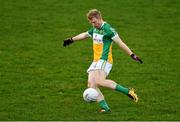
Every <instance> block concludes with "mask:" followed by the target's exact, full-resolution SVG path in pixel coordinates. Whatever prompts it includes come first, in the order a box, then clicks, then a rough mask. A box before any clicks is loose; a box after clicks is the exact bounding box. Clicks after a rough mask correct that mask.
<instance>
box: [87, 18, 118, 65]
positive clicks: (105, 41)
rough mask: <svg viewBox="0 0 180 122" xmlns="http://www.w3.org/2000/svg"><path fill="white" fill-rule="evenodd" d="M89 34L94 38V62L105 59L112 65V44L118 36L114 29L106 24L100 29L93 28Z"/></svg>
mask: <svg viewBox="0 0 180 122" xmlns="http://www.w3.org/2000/svg"><path fill="white" fill-rule="evenodd" d="M88 34H89V36H90V37H92V38H93V51H94V61H95V62H96V61H98V60H99V59H103V60H106V61H108V62H109V63H111V64H112V63H113V58H112V42H113V38H115V37H116V36H118V34H117V32H116V31H115V30H114V28H112V27H111V26H110V25H109V24H108V23H106V22H104V23H103V24H102V26H101V28H100V29H97V28H94V27H93V28H91V29H90V30H89V31H88Z"/></svg>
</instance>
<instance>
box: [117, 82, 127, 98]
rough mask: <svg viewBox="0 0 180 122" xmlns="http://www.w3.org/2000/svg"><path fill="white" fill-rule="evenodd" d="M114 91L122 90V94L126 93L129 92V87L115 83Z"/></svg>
mask: <svg viewBox="0 0 180 122" xmlns="http://www.w3.org/2000/svg"><path fill="white" fill-rule="evenodd" d="M115 90H116V91H119V92H122V93H123V94H126V95H128V94H129V89H128V88H125V87H123V86H121V85H119V84H116V88H115Z"/></svg>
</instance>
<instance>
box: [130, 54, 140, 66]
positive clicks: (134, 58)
mask: <svg viewBox="0 0 180 122" xmlns="http://www.w3.org/2000/svg"><path fill="white" fill-rule="evenodd" d="M131 58H132V59H133V60H135V61H139V62H140V63H141V64H142V63H143V62H142V60H141V59H140V58H139V57H138V56H136V55H135V54H131Z"/></svg>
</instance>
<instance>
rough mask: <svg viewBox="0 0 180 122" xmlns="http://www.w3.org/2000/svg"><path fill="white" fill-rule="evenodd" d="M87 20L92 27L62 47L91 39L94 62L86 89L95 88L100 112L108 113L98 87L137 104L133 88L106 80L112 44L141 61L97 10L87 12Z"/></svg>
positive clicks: (110, 63) (70, 39)
mask: <svg viewBox="0 0 180 122" xmlns="http://www.w3.org/2000/svg"><path fill="white" fill-rule="evenodd" d="M87 18H88V20H89V22H90V23H91V24H92V26H93V27H92V28H91V29H90V30H89V31H87V32H83V33H81V34H79V35H77V36H74V37H72V38H69V39H66V40H64V44H63V46H64V47H66V46H67V45H69V44H71V43H73V42H75V41H78V40H84V39H86V38H89V37H92V38H93V51H94V60H93V62H92V64H91V65H90V67H89V69H88V70H87V72H88V87H91V88H95V89H96V90H97V91H98V93H99V96H98V100H97V101H98V103H99V106H100V108H101V109H100V112H108V111H110V108H109V106H108V104H107V103H106V101H105V99H104V96H103V94H102V93H101V91H100V89H99V88H98V87H100V86H101V87H106V88H110V89H112V90H116V91H118V92H121V93H123V94H125V95H127V96H129V97H130V98H131V99H133V100H134V101H135V102H138V97H137V94H136V93H135V90H134V89H133V88H130V89H128V88H126V87H123V86H121V85H120V84H117V83H116V82H115V81H113V80H109V79H106V77H107V76H108V74H109V72H110V70H111V68H112V64H113V58H112V43H113V42H115V43H116V44H118V46H119V47H120V48H121V49H122V50H124V51H125V52H126V53H127V54H128V55H129V56H131V58H132V59H134V60H135V61H139V62H140V63H142V61H141V60H140V58H138V57H137V56H136V55H135V54H134V53H133V52H132V51H131V50H130V49H129V48H128V46H127V45H126V44H125V43H124V42H123V41H122V40H121V39H120V37H119V35H118V34H117V32H116V31H115V30H114V28H112V27H111V26H110V25H109V24H108V23H107V22H105V21H104V20H103V18H102V15H101V12H100V11H98V10H97V9H92V10H89V12H88V13H87Z"/></svg>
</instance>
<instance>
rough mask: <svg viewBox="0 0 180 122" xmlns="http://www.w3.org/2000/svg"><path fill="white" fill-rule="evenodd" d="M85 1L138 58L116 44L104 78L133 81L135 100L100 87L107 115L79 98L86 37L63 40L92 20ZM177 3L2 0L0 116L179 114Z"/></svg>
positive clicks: (88, 47)
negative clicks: (65, 42)
mask: <svg viewBox="0 0 180 122" xmlns="http://www.w3.org/2000/svg"><path fill="white" fill-rule="evenodd" d="M91 8H97V9H99V10H101V11H102V13H103V15H104V19H105V20H106V21H107V22H109V23H110V24H111V25H112V26H113V27H115V28H116V30H117V31H118V32H119V34H120V35H121V37H122V39H123V40H124V41H125V42H126V44H127V45H128V46H129V47H130V48H131V49H132V50H133V51H134V52H135V53H136V54H137V55H139V56H140V57H141V58H142V60H143V61H144V64H143V65H140V64H138V63H137V62H134V61H133V60H131V58H130V57H128V56H127V55H126V54H125V53H123V52H122V51H121V50H120V49H119V48H118V46H117V45H115V44H114V46H113V56H114V65H113V69H112V72H111V73H110V76H109V78H110V79H112V80H115V81H116V82H118V83H120V84H122V85H124V86H128V87H134V88H136V89H137V92H138V95H139V97H140V101H139V103H137V104H134V103H132V102H131V101H130V100H129V99H128V98H127V97H126V96H124V95H122V94H119V93H117V92H114V91H111V90H109V89H104V88H103V89H102V91H103V93H104V95H105V97H106V100H107V101H108V103H109V106H110V107H111V109H112V113H110V114H99V113H98V112H97V110H98V104H96V103H94V104H88V103H85V102H84V101H83V99H82V93H83V91H84V89H85V88H86V84H87V74H86V69H87V68H88V67H89V65H90V63H91V61H92V41H91V39H88V40H87V41H85V42H77V43H74V44H73V45H71V46H69V47H68V48H63V47H62V43H63V41H62V40H63V39H65V38H67V37H70V36H73V35H76V34H78V33H80V32H83V31H87V30H88V29H89V28H90V27H91V25H89V23H88V22H87V19H86V16H85V15H86V13H87V11H88V10H89V9H91ZM179 8H180V1H179V0H136V1H133V0H122V1H121V0H116V1H114V0H108V1H103V0H99V1H96V0H86V1H83V0H75V1H73V0H65V1H60V0H18V1H13V0H1V1H0V120H169V121H170V120H180V91H179V89H180V86H179V80H180V70H179V69H180V55H179V53H180V41H179V40H180V34H179V32H180V31H179V30H180V9H179Z"/></svg>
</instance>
